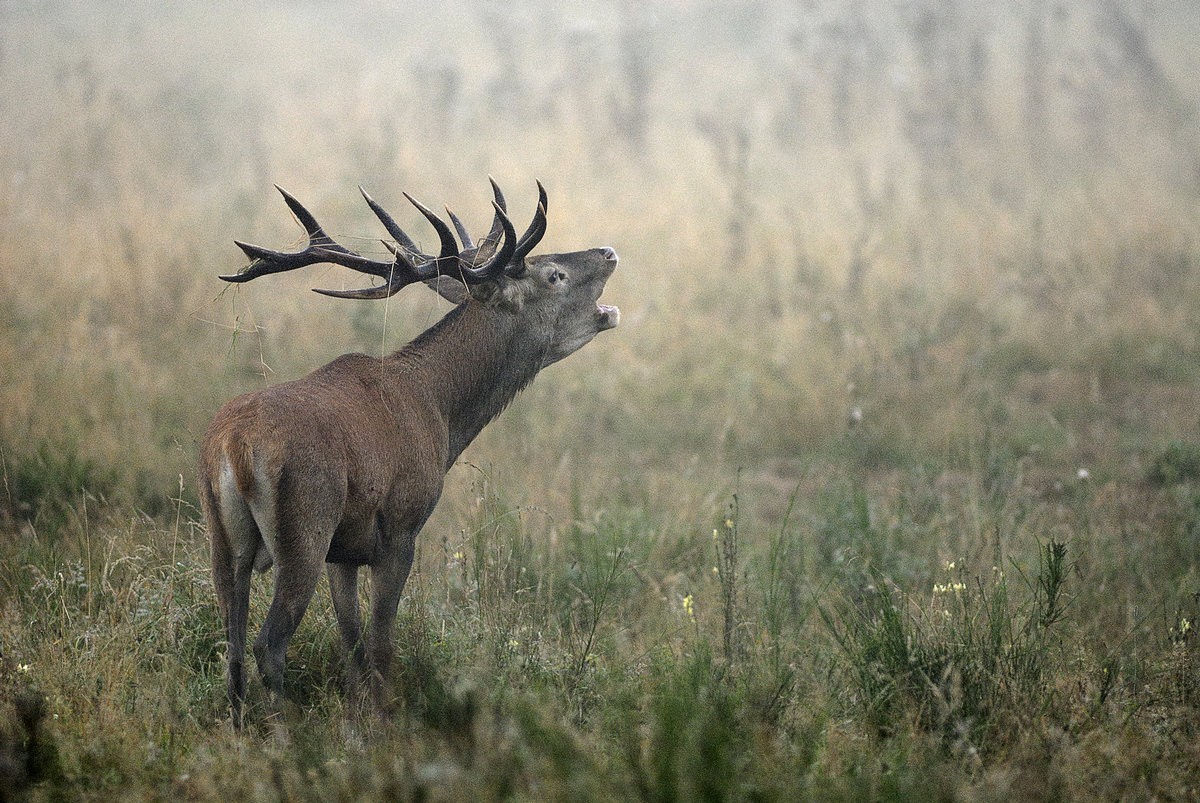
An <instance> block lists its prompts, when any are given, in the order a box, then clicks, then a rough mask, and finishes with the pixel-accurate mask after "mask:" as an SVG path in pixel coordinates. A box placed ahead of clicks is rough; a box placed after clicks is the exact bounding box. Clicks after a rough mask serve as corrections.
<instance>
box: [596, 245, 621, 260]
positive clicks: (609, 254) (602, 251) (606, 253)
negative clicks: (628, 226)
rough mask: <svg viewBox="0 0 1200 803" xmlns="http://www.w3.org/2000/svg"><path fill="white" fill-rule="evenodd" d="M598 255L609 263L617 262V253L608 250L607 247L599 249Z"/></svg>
mask: <svg viewBox="0 0 1200 803" xmlns="http://www.w3.org/2000/svg"><path fill="white" fill-rule="evenodd" d="M600 255H601V256H603V257H604V258H605V259H607V260H608V261H609V262H616V261H617V252H616V251H614V250H613V249H611V248H609V247H608V246H607V245H606V246H604V247H603V248H601V249H600Z"/></svg>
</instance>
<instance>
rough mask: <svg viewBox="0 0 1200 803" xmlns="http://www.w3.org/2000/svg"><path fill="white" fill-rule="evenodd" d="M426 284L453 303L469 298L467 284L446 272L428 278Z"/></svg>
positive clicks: (459, 302)
mask: <svg viewBox="0 0 1200 803" xmlns="http://www.w3.org/2000/svg"><path fill="white" fill-rule="evenodd" d="M425 286H426V287H428V288H429V289H430V290H432V291H434V292H435V293H437V294H438V295H439V296H441V297H442V298H444V299H446V300H447V301H449V302H450V303H451V304H461V303H463V302H464V301H466V300H467V295H468V293H467V286H466V285H465V284H463V283H462V282H460V281H459V280H458V279H455V278H452V277H450V276H446V275H445V274H443V275H441V276H434V277H433V278H432V279H426V280H425Z"/></svg>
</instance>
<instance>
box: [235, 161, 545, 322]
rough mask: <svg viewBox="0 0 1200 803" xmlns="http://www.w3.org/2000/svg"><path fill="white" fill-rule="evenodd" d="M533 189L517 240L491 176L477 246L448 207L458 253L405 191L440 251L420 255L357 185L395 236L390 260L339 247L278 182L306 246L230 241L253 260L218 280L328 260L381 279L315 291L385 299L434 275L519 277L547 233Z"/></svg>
mask: <svg viewBox="0 0 1200 803" xmlns="http://www.w3.org/2000/svg"><path fill="white" fill-rule="evenodd" d="M537 187H538V208H537V211H536V212H535V213H534V216H533V222H532V223H530V224H529V228H528V229H526V230H525V233H524V234H522V235H521V237H520V239H518V238H517V233H516V230H515V229H514V228H513V225H512V221H510V220H509V219H508V215H507V205H506V204H505V201H504V194H503V193H502V192H501V191H500V187H499V185H498V184H496V182H495V181H494V180H493V181H492V192H493V194H494V195H495V199H494V200H493V201H492V207H493V208H494V209H495V213H496V216H495V219H494V220H493V221H492V227H491V230H490V231H489V232H488V234H487V236H486V237H485V238H484V239H483V241H482V242H481V243H480V244H479V245H476V244H475V242H474V240H472V239H471V235H470V234H469V233H468V232H467V228H466V226H464V225H463V222H462V221H461V220H459V218H458V216H457V215H455V214H454V213H453V212H451V211H450V208H449V207H447V208H446V214H448V215H449V216H450V220H451V221H452V222H453V224H454V228H455V229H456V230H457V231H458V236H459V238H460V239H461V240H462V244H463V250H462V251H459V249H458V243H457V242H456V241H455V239H454V232H452V231H451V230H450V227H449V226H448V225H446V223H445V221H443V220H442V219H441V218H439V217H438V216H437V215H436V214H434V213H433V212H432V211H430V210H429V209H428V208H427V207H426V206H425V205H424V204H422V203H421V202H420V201H418V200H416V199H415V198H413V197H412V196H411V195H409V194H408V193H404V197H405V198H407V199H408V200H409V202H411V203H412V205H413V206H415V207H416V208H417V210H418V211H419V212H420V213H421V214H422V215H424V216H425V218H426V219H427V220H428V221H429V222H430V224H431V225H432V226H433V228H434V230H435V231H437V234H438V239H439V241H440V243H441V250H440V251H439V252H438V254H437V256H432V255H430V254H425V253H423V252H422V251H421V249H420V248H419V247H418V246H417V244H416V243H415V242H414V241H413V239H412V238H411V237H409V236H408V235H407V234H406V233H405V232H404V230H403V229H401V228H400V226H399V224H397V223H396V221H395V220H394V219H393V218H392V216H391V215H389V214H388V213H387V212H386V211H385V210H384V209H383V207H381V206H380V205H379V204H378V203H376V202H375V199H373V198H372V197H371V196H370V195H368V194H367V191H366V190H364V189H363V188H362V187H359V188H358V189H359V191H360V192H361V193H362V195H363V198H364V199H366V202H367V206H369V207H371V211H372V212H374V213H375V216H376V217H377V218H379V221H380V222H381V223H382V224H383V227H384V228H385V229H387V232H388V234H390V235H391V236H392V238H393V239H394V240H395V244H394V245H393V244H392V243H391V242H389V241H388V240H382V241H381V242H382V243H383V244H384V245H385V246H387V248H388V250H389V251H391V252H392V255H393V257H394V258H393V259H392V261H390V262H384V261H381V260H375V259H368V258H367V257H364V256H362V255H361V254H357V253H355V252H353V251H351V250H350V249H349V248H346V247H345V246H343V245H340V244H339V243H338V242H336V241H335V240H334V239H333V238H332V237H330V236H329V235H328V234H326V233H325V230H324V229H323V228H321V224H320V223H318V222H317V219H316V218H315V217H313V215H312V213H311V212H309V211H308V210H307V209H305V208H304V206H303V205H302V204H301V203H300V202H299V201H297V200H296V199H295V198H294V197H292V195H291V194H289V193H288V192H287V191H286V190H284V189H283V188H282V187H280V186H278V185H276V187H275V189H277V190H279V192H280V193H281V194H282V195H283V200H284V202H286V203H287V205H288V208H290V209H291V210H292V213H293V214H294V215H295V216H296V219H297V220H299V221H300V224H301V225H302V226H304V230H305V231H306V232H308V246H307V247H306V248H305V249H304V250H303V251H296V252H294V253H286V252H283V251H272V250H271V249H268V248H263V247H262V246H258V245H251V244H250V243H243V242H239V241H237V240H234V243H235V244H236V245H237V246H238V247H239V248H241V249H242V251H244V252H245V254H246V256H248V257H250V259H251V262H250V264H249V265H248V266H247V267H246V269H245V270H243V271H241V272H239V273H235V274H233V275H230V276H222V277H221V278H222V279H224V280H225V281H227V282H248V281H250V280H251V279H257V278H258V277H259V276H266V275H267V274H270V273H281V272H283V271H288V270H295V269H296V268H303V267H305V266H307V265H316V264H319V263H322V262H328V263H330V264H333V265H341V266H342V267H345V268H351V269H352V270H356V271H359V272H360V273H368V274H371V275H372V276H378V277H380V278H381V279H383V280H384V282H385V283H384V284H381V285H377V286H375V287H367V288H363V289H361V290H323V289H318V288H314V290H316V292H318V293H323V294H324V295H327V296H334V297H335V298H367V299H371V298H386V297H388V296H390V295H393V294H394V293H396V292H397V291H399V290H400V289H401V288H404V287H407V286H408V285H410V284H413V283H415V282H424V281H428V280H430V279H434V278H436V277H438V276H450V277H452V278H455V279H458V280H459V281H461V282H462V283H463V284H466V285H472V284H481V283H483V282H487V281H492V280H495V279H497V278H499V277H500V276H501V275H502V274H503V275H507V276H510V277H513V278H518V277H520V276H521V275H523V274H524V272H525V257H526V256H528V255H529V252H530V251H532V250H533V249H534V247H535V246H536V245H537V244H538V242H539V241H540V240H541V239H542V236H543V235H544V234H545V233H546V203H547V199H546V189H545V187H543V186H542V183H541V182H540V181H539V182H537Z"/></svg>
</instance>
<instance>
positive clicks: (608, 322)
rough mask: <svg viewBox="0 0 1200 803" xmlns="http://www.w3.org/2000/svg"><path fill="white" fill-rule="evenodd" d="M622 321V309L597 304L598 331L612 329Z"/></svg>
mask: <svg viewBox="0 0 1200 803" xmlns="http://www.w3.org/2000/svg"><path fill="white" fill-rule="evenodd" d="M620 322H621V310H619V309H618V308H616V307H610V306H609V305H607V304H597V305H596V331H597V332H603V331H604V330H605V329H612V328H613V327H614V326H616V325H617V324H618V323H620Z"/></svg>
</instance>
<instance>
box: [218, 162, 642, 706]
mask: <svg viewBox="0 0 1200 803" xmlns="http://www.w3.org/2000/svg"><path fill="white" fill-rule="evenodd" d="M492 188H493V191H494V194H495V201H494V202H493V204H492V205H493V207H494V209H495V217H494V220H493V223H492V227H491V231H490V232H489V233H488V235H487V237H486V238H485V239H484V240H482V241H481V242H480V243H479V244H478V245H476V244H475V243H474V242H473V241H472V239H471V237H470V235H469V234H468V233H467V231H466V229H465V227H464V226H463V225H462V222H461V221H460V220H459V219H458V218H457V217H456V216H455V215H454V213H453V212H450V210H449V209H447V210H446V211H447V213H449V215H450V218H451V221H452V222H453V224H454V227H455V229H457V231H458V236H459V238H460V239H461V240H462V243H463V250H461V251H460V250H459V248H458V244H457V243H456V241H455V239H454V233H453V232H452V231H451V229H450V227H449V226H448V225H447V224H446V223H445V222H444V221H442V220H441V219H440V218H439V217H438V216H437V215H435V214H434V213H433V212H431V211H430V210H429V209H427V208H425V207H424V206H422V205H421V204H420V203H418V202H417V201H415V200H413V199H412V197H411V196H408V195H407V193H406V194H405V197H407V198H408V199H409V201H411V202H412V203H413V205H414V206H416V207H417V209H418V210H420V212H421V213H422V214H423V215H424V216H425V217H426V218H427V219H428V220H429V222H430V223H431V224H432V225H433V226H434V228H435V229H436V230H437V233H438V238H439V240H440V244H441V250H440V252H439V253H438V255H437V256H431V255H427V254H423V253H421V251H420V250H419V249H418V247H417V245H416V244H415V243H414V242H413V241H412V240H411V239H410V238H409V237H408V236H407V235H406V234H405V233H404V232H403V231H402V230H401V229H400V227H399V226H398V225H397V224H396V222H395V220H393V219H392V218H391V216H389V215H388V213H387V212H385V211H384V210H383V209H382V208H381V207H380V206H379V205H378V204H377V203H375V201H374V200H372V199H371V197H370V196H368V195H367V194H366V192H365V191H363V197H364V198H366V201H367V204H368V205H369V206H370V207H371V209H372V211H373V212H374V213H375V215H376V216H377V217H378V218H379V220H380V221H381V222H382V223H383V225H384V227H385V228H386V229H387V231H388V233H389V234H390V235H391V237H392V238H393V239H394V241H395V242H394V243H392V242H388V241H384V244H385V245H387V246H388V248H389V250H390V251H391V252H392V254H393V255H394V258H393V259H392V260H390V261H376V260H372V259H367V258H365V257H363V256H361V255H359V254H356V253H354V252H352V251H350V250H349V249H347V248H345V247H343V246H341V245H339V244H338V243H336V242H335V241H334V240H333V239H332V238H330V237H329V235H328V234H326V233H325V231H324V230H323V229H322V228H321V226H320V224H318V223H317V221H316V219H315V218H314V217H313V216H312V215H311V214H310V213H309V212H308V210H307V209H305V208H304V207H303V206H301V205H300V203H299V202H298V201H296V199H295V198H293V197H292V196H290V195H289V194H288V193H286V192H284V191H283V190H282V189H280V192H282V193H283V197H284V200H285V201H286V202H287V205H288V206H289V207H290V208H291V210H292V212H293V213H295V215H296V217H297V218H298V219H299V221H300V223H301V224H302V225H303V226H304V228H305V229H306V230H307V232H308V239H309V243H308V247H307V248H306V249H305V250H303V251H299V252H296V253H283V252H279V251H271V250H268V249H265V248H260V247H259V246H255V245H248V244H245V243H240V242H239V243H237V245H238V246H239V247H240V248H241V249H242V250H243V251H245V253H246V255H247V256H248V257H250V259H251V260H252V261H251V263H250V265H249V266H248V267H247V268H246V269H245V270H243V271H242V272H241V273H238V274H236V275H233V276H222V277H221V278H222V279H224V280H226V281H230V282H246V281H250V280H251V279H256V278H258V277H259V276H265V275H267V274H270V273H278V272H280V271H287V270H293V269H296V268H300V267H304V266H306V265H313V264H317V263H332V264H334V265H340V266H343V267H347V268H351V269H353V270H356V271H360V272H363V273H367V274H372V275H374V276H377V277H379V278H381V279H383V280H384V283H383V284H379V285H377V286H374V287H369V288H366V289H362V290H346V291H335V290H317V292H319V293H324V294H325V295H329V296H334V297H337V298H365V299H378V298H386V297H388V296H390V295H392V294H393V293H395V292H397V291H398V290H400V289H401V288H403V287H405V286H407V285H409V284H414V283H418V282H421V283H425V284H427V285H429V286H430V287H432V288H434V289H435V290H437V291H438V292H439V293H440V294H441V295H442V296H444V297H445V298H447V299H449V300H451V301H453V302H455V303H456V306H455V307H454V309H453V310H451V311H450V312H449V313H447V314H446V315H445V317H443V318H442V319H441V320H440V321H438V322H437V323H436V324H434V325H433V326H432V327H430V328H429V329H428V330H426V331H425V332H424V333H422V334H421V335H420V336H418V337H417V338H416V339H415V340H413V341H412V342H411V343H409V344H408V345H407V346H405V347H404V348H402V349H400V350H399V351H397V352H395V353H393V354H390V355H388V356H386V357H383V358H382V359H379V358H375V357H369V356H367V355H365V354H346V355H343V356H341V357H338V358H337V359H336V360H334V361H333V362H331V363H329V364H328V365H326V366H324V367H322V368H318V369H317V370H316V371H313V372H312V373H311V374H309V375H308V376H306V377H304V378H302V379H297V380H294V381H291V382H285V383H283V384H280V385H275V386H273V387H268V388H264V389H261V390H256V391H253V392H251V393H247V394H245V395H242V396H239V397H237V398H235V399H233V400H232V401H230V402H228V403H227V404H225V406H224V407H222V408H221V410H220V411H219V412H218V413H217V415H216V417H215V418H214V419H213V421H212V423H211V424H210V425H209V427H208V430H207V431H206V432H205V434H204V438H203V441H202V444H201V448H200V493H201V499H202V502H203V507H204V517H205V520H206V522H207V523H208V528H209V533H210V535H211V538H212V566H213V583H214V586H215V587H216V593H217V603H218V605H219V607H220V610H221V616H222V618H223V620H224V622H225V629H226V636H227V638H228V642H229V656H228V658H229V666H228V684H229V687H228V694H229V704H230V709H231V713H232V716H233V721H234V724H235V726H237V727H240V726H241V724H242V716H243V714H242V709H243V704H244V701H245V696H246V679H245V671H244V666H245V652H246V629H247V618H248V608H249V597H250V577H251V573H252V572H253V571H260V572H261V571H265V570H266V569H268V568H269V567H271V566H272V565H273V566H274V568H275V573H274V575H275V576H274V594H273V597H272V599H271V606H270V609H269V610H268V612H267V617H266V622H265V623H264V624H263V628H262V631H261V632H260V633H259V635H258V638H257V639H256V640H255V642H254V650H253V651H254V658H255V662H256V663H257V664H258V668H259V672H260V673H261V675H262V677H263V682H264V684H265V685H266V687H267V689H268V690H269V692H270V693H271V695H272V697H273V698H276V699H278V698H279V697H280V696H281V695H282V689H283V666H284V655H285V653H286V651H287V645H288V641H289V640H290V639H291V637H292V634H293V633H295V631H296V627H297V626H298V625H299V623H300V619H301V617H303V616H304V611H305V609H306V608H307V607H308V603H309V601H310V600H311V598H312V595H313V591H314V589H315V587H316V585H317V579H318V577H319V576H320V573H321V567H322V565H324V566H325V567H326V570H327V572H328V575H329V587H330V592H331V594H332V597H333V607H334V611H335V613H336V616H337V622H338V627H339V630H340V632H341V638H342V643H343V645H344V646H345V649H346V652H347V658H348V659H347V662H346V663H347V686H348V688H349V689H351V690H353V689H357V688H358V686H359V683H360V678H361V677H363V676H364V675H365V676H366V678H367V682H368V684H369V687H370V691H371V696H372V699H373V701H374V704H375V706H376V709H377V710H379V711H383V710H385V709H386V703H387V696H386V681H387V678H388V666H389V663H390V661H391V656H392V643H391V632H392V625H393V622H394V620H395V617H396V608H397V606H398V605H399V602H400V595H401V592H402V591H403V590H404V583H405V580H406V579H407V578H408V573H409V569H410V568H411V566H412V562H413V550H414V544H415V541H416V537H417V533H418V532H419V531H420V529H421V526H422V525H423V524H424V523H425V521H426V519H428V518H429V515H430V513H432V512H433V508H434V506H435V505H436V504H437V501H438V497H439V496H440V495H441V492H442V485H443V482H444V477H445V474H446V472H447V471H448V470H449V469H450V467H451V465H453V464H454V461H455V460H456V459H457V458H458V456H459V454H460V453H461V452H462V451H463V449H465V448H466V447H467V445H468V444H470V443H471V441H472V440H473V439H474V438H475V436H476V435H478V434H479V432H480V431H481V430H482V429H483V428H484V426H486V425H487V423H488V422H489V421H491V420H492V419H493V418H495V417H496V416H497V415H498V414H499V413H500V411H501V410H503V409H504V408H505V406H506V405H508V403H509V402H510V401H512V399H513V397H514V396H516V394H517V393H518V392H519V391H520V390H521V389H522V388H524V387H525V386H526V385H528V384H529V383H530V381H532V380H533V378H534V376H535V375H536V374H537V373H538V371H540V370H541V369H543V368H545V367H546V366H547V365H550V364H551V363H554V362H557V361H558V360H561V359H562V358H563V357H566V356H567V355H568V354H571V353H572V352H574V351H577V350H578V349H580V348H581V347H583V346H584V345H585V344H587V343H588V342H589V341H591V339H592V338H593V337H595V336H596V334H597V333H598V332H602V331H604V330H605V329H611V328H613V327H614V326H616V325H617V321H618V318H619V316H620V312H619V310H617V308H616V307H609V306H605V305H602V304H598V303H597V299H599V297H600V293H601V291H603V289H604V284H605V282H606V281H607V280H608V278H609V276H611V275H612V272H613V270H614V269H615V268H616V266H617V254H616V252H615V251H613V250H612V249H611V248H593V249H590V250H587V251H577V252H574V253H569V254H544V255H541V256H532V257H531V256H529V253H530V251H532V250H533V248H534V246H536V245H537V244H538V241H539V240H540V239H541V238H542V235H543V234H544V233H545V231H546V192H545V190H544V189H543V188H542V185H541V183H540V182H539V183H538V191H539V203H538V208H537V212H536V214H535V215H534V218H533V222H532V223H531V224H530V226H529V228H528V230H527V231H526V232H525V233H524V234H523V235H522V236H521V237H519V238H518V237H517V236H516V232H515V231H514V229H513V225H512V223H511V222H510V221H509V219H508V216H507V214H506V207H505V203H504V196H503V194H502V193H501V192H500V188H499V187H497V186H496V184H495V182H492ZM362 566H369V567H370V569H371V579H372V584H371V588H372V594H371V602H370V605H371V619H370V628H369V631H370V632H369V634H368V635H367V638H366V640H365V642H364V640H363V637H362V625H361V620H360V615H359V604H358V570H359V568H360V567H362Z"/></svg>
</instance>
